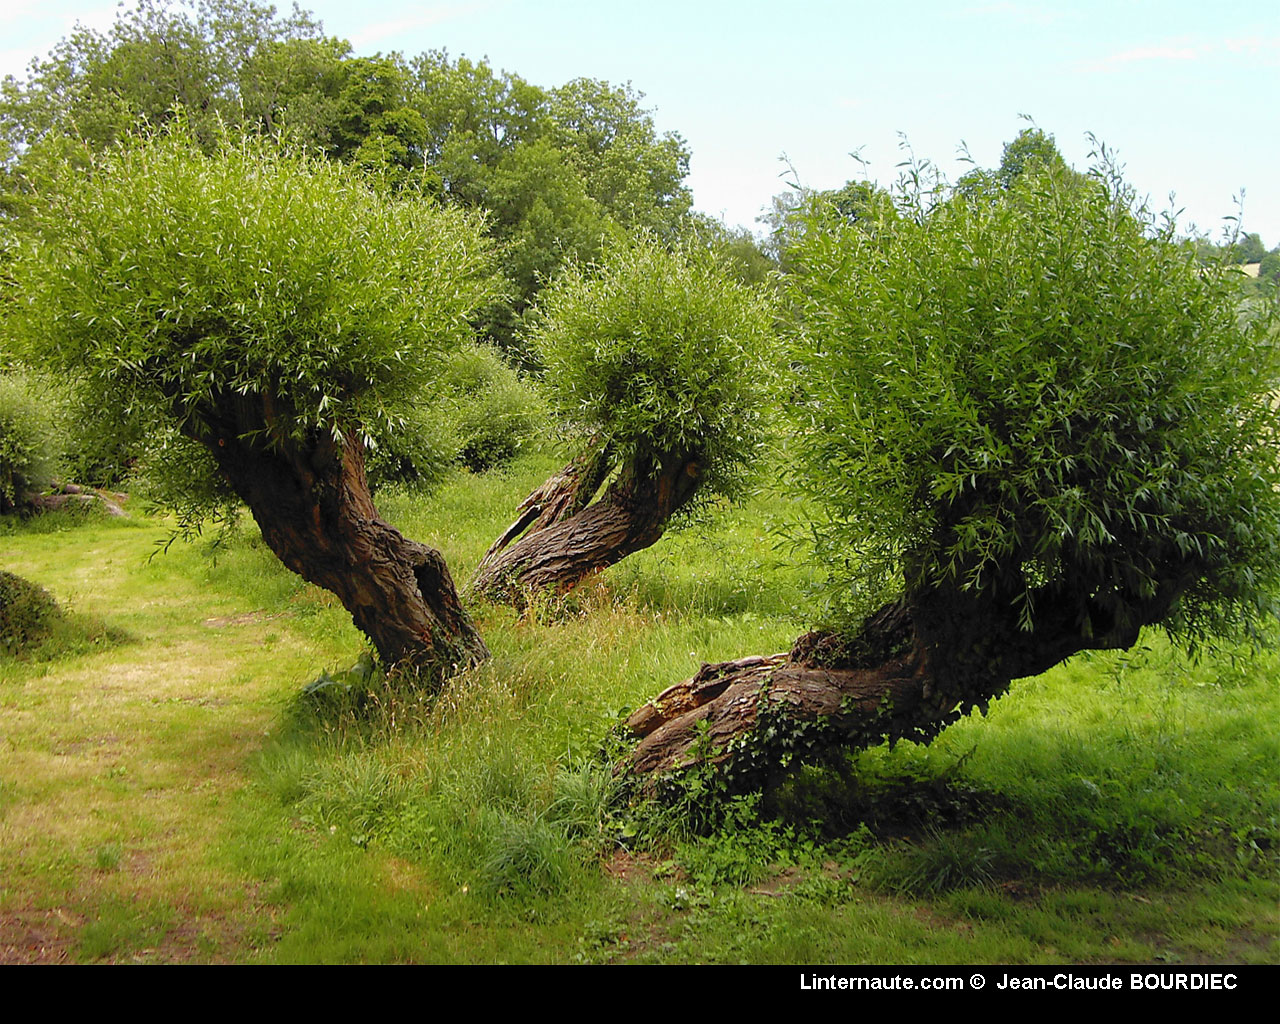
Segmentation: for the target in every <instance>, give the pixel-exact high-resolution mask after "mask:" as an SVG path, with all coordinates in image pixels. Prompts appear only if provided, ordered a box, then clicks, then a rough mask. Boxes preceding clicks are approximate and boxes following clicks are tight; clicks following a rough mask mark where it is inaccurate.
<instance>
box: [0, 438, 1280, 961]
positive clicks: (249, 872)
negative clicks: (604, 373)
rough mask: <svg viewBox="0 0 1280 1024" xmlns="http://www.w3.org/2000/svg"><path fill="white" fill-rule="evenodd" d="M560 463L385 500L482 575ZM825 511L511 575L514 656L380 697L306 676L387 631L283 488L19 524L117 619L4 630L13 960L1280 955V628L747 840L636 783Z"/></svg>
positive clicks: (907, 758) (782, 621)
mask: <svg viewBox="0 0 1280 1024" xmlns="http://www.w3.org/2000/svg"><path fill="white" fill-rule="evenodd" d="M559 464H560V463H559V462H558V461H557V459H556V458H554V457H553V456H550V455H541V456H535V457H532V458H528V459H525V460H524V461H522V462H521V463H519V464H517V465H516V466H515V467H514V468H512V469H510V470H508V471H506V472H505V473H500V474H489V475H486V476H481V477H473V476H470V475H463V474H459V475H458V476H457V477H455V478H454V479H452V480H451V481H449V482H447V483H446V484H445V485H444V486H443V487H441V488H440V489H439V490H437V491H436V492H434V493H433V494H431V495H427V496H423V495H418V494H414V493H412V492H408V491H397V492H388V493H384V494H383V495H381V496H380V499H379V500H380V505H381V507H382V508H383V510H384V512H385V513H386V514H387V515H388V516H389V517H390V518H391V519H392V520H393V521H394V522H396V523H397V524H398V525H399V526H400V527H401V528H402V529H403V530H404V531H405V532H406V533H408V534H409V535H410V536H413V537H415V538H417V539H420V540H423V541H425V542H427V543H433V544H437V545H439V546H440V547H441V548H442V550H443V551H444V552H445V555H446V557H447V558H448V559H449V562H450V565H451V566H452V567H453V568H454V571H455V574H456V576H457V578H458V580H459V582H460V583H465V580H466V578H467V575H468V574H469V573H470V571H471V569H472V567H473V566H474V565H475V564H476V562H477V561H478V560H479V558H480V555H481V554H482V553H483V551H484V550H485V548H486V547H487V546H488V544H489V543H490V541H491V540H492V538H493V536H495V535H496V534H497V532H498V531H500V530H501V529H502V528H503V527H505V526H506V524H507V522H509V521H510V517H511V515H512V512H513V510H514V508H515V505H516V504H517V503H518V501H519V500H520V498H521V497H523V495H524V494H525V493H527V492H528V491H529V490H530V489H531V488H532V487H533V486H534V485H536V484H537V483H538V482H540V480H541V479H543V478H545V476H546V474H547V473H548V472H550V471H551V470H553V469H555V468H557V467H558V465H559ZM794 515H795V513H794V509H793V508H792V507H791V506H789V504H788V503H787V502H785V501H784V500H783V499H780V498H776V497H762V498H760V499H757V500H756V501H755V502H753V503H752V504H750V505H748V506H747V507H745V508H743V509H736V510H729V511H727V512H726V513H723V514H721V515H719V516H718V517H716V518H714V519H713V520H712V521H711V522H709V523H707V524H705V525H703V526H698V527H690V528H688V529H683V530H679V531H675V532H671V533H669V534H668V535H667V536H666V537H664V538H663V539H662V540H661V541H660V542H659V544H658V545H656V546H655V547H654V548H652V549H650V550H649V551H646V552H642V553H640V554H638V555H636V556H633V557H632V558H630V559H628V560H627V561H625V562H623V563H622V564H620V565H618V566H615V567H614V568H613V569H611V570H610V571H608V572H607V573H605V574H603V575H602V576H601V577H600V578H598V579H596V580H593V581H590V582H589V583H588V584H587V585H585V586H584V587H583V588H582V589H581V590H580V591H579V592H578V593H577V594H575V595H574V596H573V597H572V598H571V599H569V600H567V601H564V602H556V603H548V604H546V605H545V606H539V607H537V608H535V609H533V610H532V611H531V612H530V613H528V614H526V615H524V616H517V615H516V613H514V612H513V611H512V610H510V609H508V608H505V607H501V606H492V605H486V604H477V605H474V607H473V611H474V613H475V615H476V616H477V619H478V622H479V624H480V627H481V629H482V631H483V633H484V635H485V637H486V640H487V642H488V644H489V646H490V648H491V650H492V652H493V657H492V658H491V660H490V661H489V662H487V663H486V664H484V665H483V666H481V667H479V668H477V669H474V670H472V671H470V672H468V673H466V674H465V675H463V676H461V677H459V678H457V679H455V680H453V681H452V682H451V683H450V684H449V685H448V686H447V687H446V688H445V689H444V690H443V691H442V692H441V693H440V694H438V695H434V696H432V695H425V694H422V693H417V692H409V691H405V690H404V689H397V688H393V687H388V686H385V685H382V684H379V683H378V682H377V680H376V679H375V680H374V681H373V685H371V686H370V687H369V688H368V689H369V697H368V698H366V699H365V701H364V703H363V704H362V706H361V707H360V708H359V709H358V713H357V710H356V709H355V708H354V707H353V706H350V705H346V706H344V705H342V704H341V702H337V703H333V702H331V703H329V704H325V705H321V706H316V705H314V704H313V703H310V702H308V701H307V700H306V699H304V698H303V697H302V696H301V695H302V691H303V687H304V686H305V684H306V683H308V682H309V681H310V680H312V679H315V678H316V677H317V676H319V675H320V674H321V673H322V672H326V671H327V672H331V673H334V672H338V671H339V670H342V669H345V668H346V667H347V666H349V665H352V664H353V663H355V662H356V661H357V659H358V658H359V657H360V656H361V655H362V654H363V653H364V652H365V651H366V645H365V642H364V640H363V638H362V637H361V635H360V634H359V633H358V632H357V631H356V630H355V629H354V627H353V626H352V625H351V622H350V619H349V616H347V614H346V613H345V611H344V610H343V609H342V608H341V607H340V606H338V605H337V604H336V602H334V601H333V599H332V598H331V597H329V596H328V595H327V594H325V593H324V592H322V591H319V590H317V589H316V588H314V587H311V586H309V585H307V584H305V583H303V582H302V581H300V580H299V579H297V578H296V577H294V576H292V575H290V574H289V573H287V572H286V571H285V570H284V569H283V568H281V567H280V565H279V563H278V562H277V561H276V560H275V559H274V557H273V556H272V555H271V554H270V552H269V551H267V550H266V548H265V546H264V545H263V544H262V542H261V539H260V538H258V537H257V534H256V530H255V529H254V528H253V525H252V523H251V522H248V521H246V522H245V523H243V524H242V525H241V526H240V527H239V528H238V531H237V533H236V534H235V535H234V536H233V538H232V541H231V543H230V544H229V545H227V546H226V547H225V548H224V549H223V550H221V551H220V552H219V553H218V555H217V558H216V561H210V559H209V558H208V555H207V552H206V551H204V550H203V549H202V548H201V547H200V546H199V545H196V546H187V547H183V546H174V547H173V548H172V549H171V550H170V552H169V553H168V554H166V555H160V556H157V557H156V558H153V559H150V560H148V557H147V556H148V555H149V554H150V553H151V552H152V550H153V549H154V548H155V547H156V544H157V542H162V541H163V540H164V539H165V537H166V536H167V532H166V527H165V526H164V525H163V524H157V523H148V522H145V521H143V522H141V523H132V524H130V523H124V524H120V523H115V522H108V521H105V520H77V521H69V522H67V523H64V524H63V525H62V526H61V527H49V526H45V527H42V531H43V532H42V531H40V530H33V529H28V528H14V527H12V526H7V527H6V528H5V529H4V530H3V531H2V532H0V564H3V565H4V567H5V568H7V569H10V570H12V571H15V572H17V573H19V574H21V575H24V576H27V577H29V578H31V579H33V580H35V581H36V582H39V583H41V584H42V585H44V586H46V587H47V588H48V589H49V590H50V591H51V592H53V594H54V595H55V597H57V598H58V600H59V602H60V603H61V604H62V605H63V607H69V608H70V609H71V612H72V614H73V616H79V617H81V619H80V621H82V622H87V623H91V624H96V625H94V626H93V628H90V629H88V630H86V631H85V633H84V636H86V637H89V639H87V640H83V641H82V642H79V643H72V644H69V645H66V646H64V647H61V648H56V649H50V650H47V651H46V652H45V653H44V654H43V655H42V656H41V657H40V658H39V659H25V660H15V659H4V660H0V732H2V733H3V735H4V736H5V744H4V745H3V746H2V747H0V825H2V826H3V828H2V829H0V878H2V879H3V882H0V922H2V927H3V932H2V933H0V950H3V956H4V958H5V959H13V960H30V959H45V960H49V959H53V960H56V959H85V960H94V959H107V960H132V959H142V960H182V959H193V960H254V959H267V960H277V961H286V962H294V961H302V962H306V961H317V962H351V961H367V962H397V961H414V962H498V961H509V962H545V961H553V962H563V961H572V960H586V961H616V960H640V961H677V962H695V961H697V962H702V961H724V962H737V961H739V960H747V961H749V962H792V963H796V962H800V963H808V962H921V963H929V962H957V963H958V962H1011V963H1014V962H1077V961H1078V962H1096V961H1107V962H1111V961H1132V962H1154V961H1165V962H1179V961H1185V962H1235V961H1262V962H1274V961H1276V960H1277V959H1280V950H1278V949H1277V945H1276V938H1277V934H1278V930H1277V921H1276V912H1275V907H1276V898H1277V886H1276V880H1277V869H1276V850H1277V834H1276V833H1277V821H1278V819H1280V795H1278V793H1277V781H1278V780H1280V771H1278V770H1277V769H1278V768H1280V749H1278V747H1277V739H1276V737H1275V730H1274V723H1275V721H1276V720H1277V717H1278V715H1277V713H1278V712H1280V707H1278V706H1277V704H1278V703H1280V698H1278V697H1277V694H1276V690H1275V687H1274V683H1273V679H1274V678H1275V673H1276V670H1277V667H1278V666H1277V663H1276V656H1275V654H1274V653H1272V652H1270V651H1264V652H1262V653H1260V654H1258V655H1252V654H1249V653H1248V652H1243V651H1242V652H1238V653H1236V654H1234V655H1232V654H1228V653H1223V654H1217V655H1212V656H1207V657H1205V658H1204V659H1203V660H1201V661H1200V662H1199V663H1193V662H1190V661H1188V660H1187V659H1186V658H1184V657H1183V656H1182V655H1180V654H1179V653H1177V652H1175V651H1173V650H1170V649H1169V648H1168V647H1167V645H1165V644H1164V642H1163V641H1161V640H1159V639H1158V638H1155V637H1149V638H1146V639H1145V640H1144V645H1145V646H1144V648H1143V649H1140V650H1135V651H1134V652H1130V653H1128V654H1126V655H1105V656H1103V655H1096V656H1092V657H1086V658H1077V659H1073V660H1072V661H1071V662H1069V663H1067V664H1066V665H1064V666H1061V667H1059V668H1057V669H1055V670H1054V671H1052V672H1050V673H1046V674H1045V675H1044V676H1042V677H1039V678H1036V679H1031V680H1022V681H1019V682H1017V683H1015V684H1014V685H1013V687H1012V688H1011V690H1010V692H1009V693H1008V694H1007V695H1006V696H1005V697H1003V698H1001V699H1000V700H999V701H997V702H995V703H994V704H993V706H992V709H991V711H990V713H989V715H988V716H986V717H985V718H983V717H970V718H968V719H966V720H964V721H963V722H961V723H959V724H957V725H956V726H954V727H953V728H951V729H949V730H947V731H946V732H945V733H943V735H942V736H941V737H939V739H938V740H937V741H935V743H934V744H932V745H931V746H930V747H929V748H921V747H916V746H914V745H912V744H907V743H903V744H900V745H899V746H898V747H897V748H896V749H894V750H892V751H890V750H888V749H884V748H882V749H877V750H872V751H868V752H865V753H863V754H861V755H858V756H857V757H855V758H853V759H852V760H851V761H850V762H849V763H848V764H846V765H844V766H843V767H841V766H832V767H828V768H827V769H822V770H818V769H812V770H808V771H807V772H805V773H802V774H801V775H800V776H799V777H798V778H797V781H796V782H795V783H793V784H791V785H790V786H789V787H787V788H786V789H785V791H780V792H777V793H774V794H772V796H771V797H770V798H769V799H768V800H766V801H764V802H763V803H756V804H750V805H747V804H744V805H743V806H742V807H740V808H738V809H736V810H735V811H734V812H733V813H732V814H731V816H730V827H728V828H726V829H724V830H722V831H721V832H720V833H719V834H717V835H713V836H710V837H704V838H701V839H699V838H696V837H692V838H691V837H687V836H686V837H684V838H682V835H683V833H682V832H681V830H680V828H678V827H674V826H673V827H672V828H670V829H668V830H667V831H666V832H665V833H663V832H662V831H661V830H656V831H655V829H653V828H649V829H646V828H645V827H644V822H643V821H640V822H637V821H636V820H635V819H633V818H632V817H631V816H629V815H628V814H627V813H625V810H624V809H620V808H618V807H617V806H616V805H613V804H612V803H611V802H610V801H611V792H612V789H611V787H612V784H611V780H610V775H609V772H608V770H607V767H606V766H604V765H602V764H601V763H600V762H599V761H598V755H599V751H600V747H601V743H602V742H603V741H604V740H605V738H606V737H607V736H608V734H609V732H610V730H611V729H612V727H613V726H614V725H615V724H616V723H617V721H618V719H619V716H620V714H622V713H623V712H624V711H625V709H627V708H631V707H635V706H636V705H637V704H639V703H640V702H642V701H643V700H645V699H647V698H648V697H650V696H652V695H653V694H655V693H656V692H658V691H659V690H661V689H662V688H663V687H665V686H667V685H669V684H670V683H672V682H674V681H676V680H678V679H680V678H683V677H686V676H688V675H689V674H691V673H692V672H693V671H695V670H696V669H697V667H698V665H699V664H700V663H701V662H703V661H715V660H721V659H727V658H732V657H739V656H742V655H745V654H749V653H763V652H771V651H777V650H784V649H786V648H787V647H788V646H789V644H790V642H791V641H792V640H793V639H794V638H795V636H796V635H797V634H798V633H799V632H801V631H802V630H803V629H804V628H805V627H806V626H807V625H808V624H809V621H810V617H811V616H812V615H813V614H814V609H813V605H812V603H811V599H810V596H809V595H810V587H811V584H812V583H813V582H814V580H813V577H812V574H811V573H810V571H809V570H807V569H805V568H804V567H803V566H802V565H799V564H793V559H792V557H791V555H790V554H789V553H788V551H787V550H786V549H781V548H778V547H777V546H776V541H775V539H774V538H775V536H776V530H775V529H773V527H774V526H775V525H776V524H779V523H782V522H785V521H787V520H788V519H789V518H793V517H794ZM95 630H97V633H95ZM94 635H98V636H101V637H103V638H105V642H94V641H93V640H92V636H94ZM770 810H771V811H772V812H773V813H777V814H781V817H780V818H771V817H770V816H769V815H768V814H762V812H763V811H770Z"/></svg>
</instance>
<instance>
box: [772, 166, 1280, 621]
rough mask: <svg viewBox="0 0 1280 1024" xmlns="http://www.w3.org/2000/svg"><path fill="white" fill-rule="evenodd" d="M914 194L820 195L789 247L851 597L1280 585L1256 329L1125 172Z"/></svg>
mask: <svg viewBox="0 0 1280 1024" xmlns="http://www.w3.org/2000/svg"><path fill="white" fill-rule="evenodd" d="M905 198H906V201H905V202H904V203H903V206H904V209H906V210H908V211H912V215H911V216H904V217H902V218H900V219H898V220H896V221H893V222H892V230H881V231H877V232H870V233H869V232H867V231H864V230H858V229H857V228H855V227H851V226H849V225H848V224H847V222H846V221H845V219H844V218H842V217H840V216H839V214H838V212H835V211H831V210H830V209H829V208H828V209H827V210H826V211H825V212H823V211H819V212H818V213H817V214H816V215H815V216H816V217H817V218H818V221H817V225H816V226H817V228H818V229H814V230H808V231H805V232H803V233H801V235H800V236H799V238H798V240H797V242H796V246H795V248H794V249H793V252H792V256H793V258H794V259H795V260H796V262H797V265H798V267H799V271H800V272H799V273H798V274H797V275H796V276H795V277H794V279H793V287H794V289H795V299H796V302H797V304H798V307H799V309H800V311H801V315H802V325H801V327H800V329H799V332H798V339H797V342H798V343H797V344H796V345H795V348H794V353H793V358H794V359H795V360H796V363H797V364H798V365H799V366H800V367H801V369H802V384H803V388H804V392H805V401H804V402H803V403H802V405H801V406H800V412H801V415H802V419H803V423H802V433H803V436H804V444H803V447H804V452H805V457H804V465H805V469H806V470H807V475H806V476H805V480H806V481H807V485H808V487H809V488H810V489H811V491H812V492H813V494H814V496H815V497H816V498H817V499H818V500H819V502H820V503H821V504H822V505H823V506H824V507H825V508H826V509H828V510H829V512H828V519H827V520H826V522H824V523H823V524H821V525H820V526H819V528H818V532H819V537H820V545H821V551H822V553H823V556H824V557H825V559H826V561H827V563H828V564H829V565H830V566H831V567H832V570H833V575H834V576H835V578H836V579H837V581H838V582H839V584H840V588H841V591H842V598H841V599H842V600H843V601H845V602H848V603H852V604H853V606H854V608H855V609H856V610H857V611H860V612H862V613H865V612H866V611H868V610H870V609H872V608H873V607H874V606H875V604H876V603H877V602H878V601H879V600H881V599H883V598H884V597H887V596H891V594H892V593H896V592H900V591H901V590H902V589H903V587H904V585H905V587H906V589H907V591H908V592H911V591H913V590H922V589H926V588H928V589H935V588H936V589H951V590H954V591H957V592H959V591H970V592H985V593H987V594H988V595H993V596H995V597H996V598H997V599H998V600H1000V601H1002V602H1007V603H1010V604H1011V605H1012V606H1013V607H1014V608H1017V609H1019V613H1020V615H1021V617H1022V621H1023V623H1024V626H1025V627H1029V626H1030V625H1031V624H1032V623H1033V621H1034V619H1035V614H1036V608H1035V602H1036V600H1037V599H1043V600H1053V601H1057V602H1069V603H1072V604H1075V605H1076V606H1080V605H1082V604H1083V603H1084V602H1088V603H1089V605H1090V606H1091V607H1098V606H1101V607H1104V608H1106V609H1107V610H1108V611H1109V612H1110V613H1111V615H1112V616H1113V617H1114V618H1113V621H1114V622H1116V623H1118V624H1120V625H1124V624H1126V623H1134V622H1137V623H1138V624H1141V622H1143V621H1148V622H1149V621H1160V620H1163V621H1165V623H1166V625H1167V626H1168V627H1169V628H1170V629H1171V630H1173V631H1174V632H1176V633H1182V634H1184V635H1188V636H1191V637H1195V636H1197V635H1202V634H1205V633H1214V632H1216V631H1219V630H1222V629H1226V628H1228V627H1231V626H1237V625H1241V624H1248V623H1249V622H1252V621H1253V620H1254V619H1255V618H1256V617H1257V616H1258V615H1259V614H1260V613H1261V611H1262V609H1263V608H1264V607H1265V605H1266V603H1267V601H1268V600H1269V598H1270V595H1272V594H1273V593H1274V592H1275V586H1276V584H1277V583H1278V582H1280V493H1278V491H1277V485H1280V469H1278V467H1277V430H1276V417H1275V413H1274V408H1273V403H1274V400H1275V395H1276V384H1277V363H1276V346H1275V339H1274V335H1268V331H1267V326H1266V325H1265V324H1264V323H1261V322H1255V323H1253V324H1249V325H1242V324H1241V323H1240V322H1239V321H1238V318H1237V313H1236V304H1235V299H1234V290H1233V287H1232V285H1231V283H1230V282H1228V281H1226V280H1225V279H1224V278H1222V277H1221V276H1218V275H1215V274H1213V273H1208V272H1202V270H1201V269H1200V268H1198V267H1197V266H1196V263H1195V260H1194V258H1193V256H1192V254H1191V253H1190V252H1189V251H1188V249H1187V247H1185V246H1183V245H1181V244H1180V243H1179V242H1178V241H1177V239H1176V238H1175V236H1174V233H1173V225H1172V224H1164V225H1156V224H1155V223H1153V221H1152V219H1151V218H1150V217H1149V216H1148V215H1147V214H1146V213H1145V211H1144V210H1143V209H1141V208H1135V206H1134V203H1133V200H1132V196H1131V194H1130V192H1129V191H1128V190H1127V189H1126V188H1125V187H1124V186H1123V184H1122V183H1120V182H1119V181H1118V179H1117V178H1115V177H1114V176H1113V177H1112V178H1110V179H1105V178H1084V177H1082V176H1080V175H1078V174H1075V173H1074V172H1071V171H1068V170H1065V169H1063V168H1061V167H1055V166H1053V165H1051V164H1049V163H1046V162H1044V161H1034V162H1033V163H1032V165H1031V166H1028V167H1027V168H1026V169H1025V170H1024V171H1023V172H1022V173H1021V174H1020V175H1018V177H1017V178H1016V179H1014V180H1013V181H1012V182H1011V183H1010V186H1009V188H1008V189H1007V190H1002V191H1001V192H999V193H998V194H995V195H991V194H988V195H986V196H977V197H974V198H972V199H969V198H966V197H965V196H964V195H963V194H960V195H957V196H955V197H954V198H953V199H952V200H951V201H949V202H945V203H942V204H939V205H937V206H935V207H933V208H932V211H931V212H924V211H923V210H922V208H921V207H920V206H919V204H913V203H912V202H911V201H910V199H911V197H910V196H908V197H905ZM889 224H890V222H888V221H885V222H884V225H889Z"/></svg>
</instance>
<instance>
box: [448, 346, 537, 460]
mask: <svg viewBox="0 0 1280 1024" xmlns="http://www.w3.org/2000/svg"><path fill="white" fill-rule="evenodd" d="M441 384H442V386H443V387H444V389H445V390H446V392H447V395H448V397H447V398H446V399H445V402H444V405H445V407H446V408H445V411H446V413H447V418H448V419H449V420H450V421H451V422H452V423H453V424H454V429H455V431H456V433H457V438H458V445H459V454H458V458H459V459H460V460H461V462H462V464H463V465H464V466H466V467H467V468H468V469H470V470H472V471H473V472H477V473H478V472H483V471H484V470H486V469H490V468H492V467H494V466H500V465H502V464H504V463H506V462H510V461H511V460H512V459H514V458H515V457H516V456H517V455H519V454H520V452H521V451H523V450H524V449H525V448H526V447H527V446H528V445H529V443H530V442H531V441H532V440H534V439H535V438H536V437H537V436H538V434H539V432H540V431H541V430H542V428H543V427H544V426H545V425H546V421H547V410H546V407H545V406H544V405H543V403H542V401H541V399H540V398H539V397H538V395H537V393H536V392H535V391H534V390H533V388H531V387H530V386H529V385H528V384H526V383H525V382H524V381H522V380H521V379H520V376H519V374H517V373H516V371H515V370H513V369H512V368H511V367H510V366H508V365H507V364H506V363H505V362H503V360H502V357H501V356H500V355H498V352H497V350H496V349H493V348H491V347H489V346H488V345H472V346H470V347H467V348H464V349H462V350H461V351H459V352H456V353H454V354H453V355H451V356H450V357H449V361H448V364H447V366H446V367H445V370H444V373H443V374H442V377H441Z"/></svg>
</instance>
